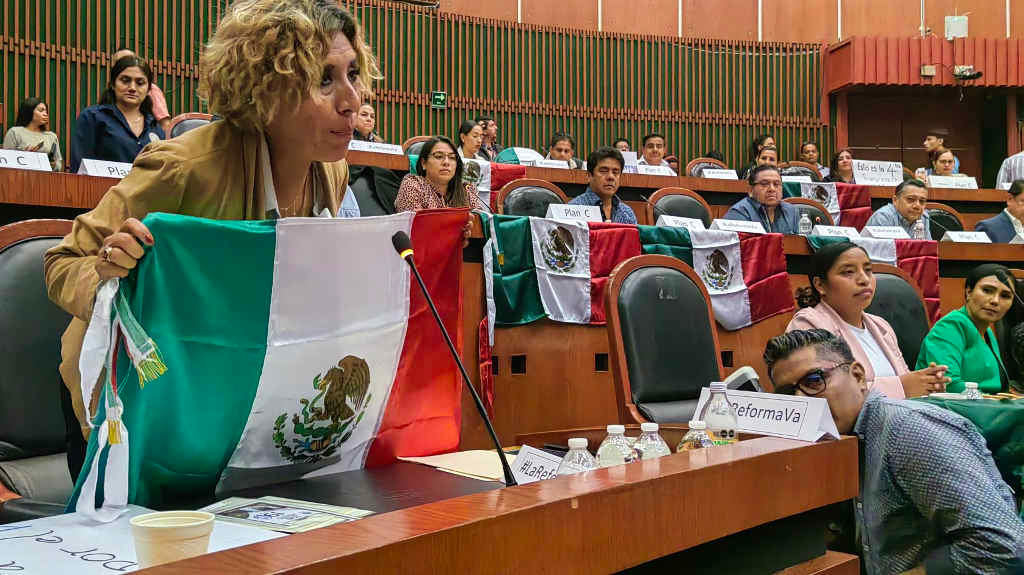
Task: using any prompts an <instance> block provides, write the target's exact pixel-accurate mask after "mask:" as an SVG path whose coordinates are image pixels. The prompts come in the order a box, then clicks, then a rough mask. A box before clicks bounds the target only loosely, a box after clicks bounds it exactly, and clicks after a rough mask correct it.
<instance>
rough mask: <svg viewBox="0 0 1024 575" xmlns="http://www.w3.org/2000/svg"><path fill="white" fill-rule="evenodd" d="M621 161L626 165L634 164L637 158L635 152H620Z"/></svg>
mask: <svg viewBox="0 0 1024 575" xmlns="http://www.w3.org/2000/svg"><path fill="white" fill-rule="evenodd" d="M622 161H623V163H624V164H626V165H627V166H635V165H636V163H637V162H638V161H639V159H638V158H637V156H636V152H622Z"/></svg>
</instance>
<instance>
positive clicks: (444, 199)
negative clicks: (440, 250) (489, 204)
mask: <svg viewBox="0 0 1024 575" xmlns="http://www.w3.org/2000/svg"><path fill="white" fill-rule="evenodd" d="M462 166H463V164H462V158H461V157H460V156H459V154H458V153H457V152H456V151H455V144H453V143H452V141H451V140H449V139H448V138H446V137H444V136H434V137H433V138H430V139H429V140H427V141H426V143H424V144H423V147H422V148H420V157H419V159H418V160H416V173H415V174H407V175H406V176H405V178H403V179H402V184H401V185H400V186H399V188H398V197H397V198H395V209H396V210H397V211H399V212H415V211H418V210H431V209H436V208H469V209H470V210H482V209H483V205H482V204H481V203H480V196H479V195H478V194H477V193H476V192H475V190H473V189H472V188H471V187H470V186H467V185H466V183H465V182H463V181H462V169H463V168H462Z"/></svg>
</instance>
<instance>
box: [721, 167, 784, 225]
mask: <svg viewBox="0 0 1024 575" xmlns="http://www.w3.org/2000/svg"><path fill="white" fill-rule="evenodd" d="M747 182H748V183H749V184H750V193H749V195H748V196H747V197H746V198H743V199H742V200H740V201H738V202H736V203H735V204H733V205H732V207H731V208H729V211H727V212H725V219H727V220H745V221H748V222H761V225H763V226H764V230H765V231H766V232H768V233H775V234H790V235H795V234H797V233H799V227H800V211H799V210H797V209H796V206H794V205H793V204H787V203H786V202H784V201H782V175H781V174H780V173H779V168H777V167H775V166H772V165H769V164H764V165H761V166H757V167H756V168H754V169H753V170H751V171H750V175H748V176H747Z"/></svg>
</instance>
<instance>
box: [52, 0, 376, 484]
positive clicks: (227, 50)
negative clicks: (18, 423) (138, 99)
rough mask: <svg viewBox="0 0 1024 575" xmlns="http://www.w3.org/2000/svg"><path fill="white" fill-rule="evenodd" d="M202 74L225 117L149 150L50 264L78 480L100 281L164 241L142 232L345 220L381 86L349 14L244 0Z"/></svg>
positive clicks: (311, 2) (213, 105)
mask: <svg viewBox="0 0 1024 575" xmlns="http://www.w3.org/2000/svg"><path fill="white" fill-rule="evenodd" d="M199 68H200V73H199V76H200V78H199V92H200V96H201V97H202V98H203V99H205V100H206V101H207V102H208V104H209V108H210V111H211V112H212V113H214V114H217V115H219V116H221V117H222V118H223V120H219V121H216V122H212V123H211V124H209V125H207V126H204V127H201V128H198V129H195V130H192V131H190V132H188V133H186V134H183V135H181V136H179V137H177V138H173V139H171V140H166V141H162V142H156V143H153V144H150V145H148V146H146V148H145V149H144V150H142V152H141V153H140V154H139V155H138V157H137V158H136V159H135V163H134V165H133V166H132V170H131V172H129V174H128V175H127V176H126V177H125V178H124V179H123V180H121V182H120V183H118V184H117V185H116V186H114V187H112V188H111V189H110V190H109V191H107V193H106V194H104V196H103V198H102V199H101V200H100V202H99V204H98V205H97V206H96V207H95V208H94V209H93V210H92V211H90V212H88V213H85V214H82V215H80V216H78V217H77V218H75V223H74V227H73V228H72V230H71V233H70V234H68V235H67V236H66V237H65V238H64V239H63V241H61V242H60V244H58V245H57V246H55V247H54V248H53V249H51V250H50V251H48V252H47V253H46V258H45V273H46V285H47V290H48V291H49V294H50V298H51V299H52V300H53V301H54V302H55V303H57V304H58V305H59V306H61V307H62V308H64V309H65V310H67V311H68V312H69V313H71V314H72V315H73V316H74V319H73V320H72V322H71V325H70V326H69V327H68V329H67V331H66V332H65V334H64V337H63V340H62V342H63V349H62V358H63V361H62V363H61V366H60V373H61V377H62V379H63V381H64V383H65V385H66V387H67V389H65V390H62V393H63V395H64V397H63V403H64V410H65V420H66V423H67V427H68V465H69V467H70V468H71V472H72V476H73V477H75V476H77V474H78V470H79V469H80V468H81V464H82V460H83V459H84V455H85V437H86V436H87V434H88V429H89V426H88V422H86V421H85V415H84V413H85V412H84V410H83V406H82V398H81V393H80V392H77V391H72V392H70V393H69V392H68V390H78V389H80V386H79V373H78V356H79V353H80V351H81V347H82V340H83V337H84V334H85V330H86V327H87V322H88V321H89V318H90V317H91V314H92V305H93V299H94V294H95V292H96V288H97V286H98V285H99V283H100V282H101V281H103V280H106V279H109V278H114V277H125V276H127V275H128V273H129V271H130V270H131V269H132V268H134V267H135V266H136V263H137V260H138V259H139V258H141V257H142V255H143V247H142V245H143V244H144V245H152V244H153V242H154V241H160V239H159V238H154V237H153V235H152V234H151V233H150V231H149V230H148V229H147V228H146V226H144V225H143V224H142V222H141V221H140V220H141V219H142V218H143V217H144V216H145V215H146V214H148V213H150V212H169V213H178V214H186V215H191V216H199V217H204V218H211V219H221V220H260V219H266V218H277V217H292V216H337V215H339V211H344V208H343V200H345V199H346V198H344V196H345V191H346V187H347V184H348V165H347V164H346V162H345V155H346V152H347V150H348V144H349V141H350V140H351V139H352V132H353V118H354V116H355V114H356V112H357V111H358V109H359V105H360V102H361V101H362V99H363V98H364V97H365V96H367V95H369V93H370V83H371V81H372V80H373V79H375V78H377V77H379V73H378V71H377V66H376V61H375V59H374V57H373V54H372V53H371V51H370V49H369V47H368V46H367V45H366V43H365V42H364V40H363V36H362V32H361V30H360V27H359V24H358V23H357V22H356V20H355V19H354V18H353V17H352V15H351V14H349V13H348V12H347V11H345V10H344V9H342V8H339V7H338V6H337V5H336V4H335V3H334V2H332V1H330V0H236V1H235V2H234V3H233V4H232V6H231V8H230V11H229V12H228V13H227V15H226V16H225V17H224V18H223V19H222V20H221V22H220V24H219V25H218V26H217V31H216V32H215V33H214V36H213V38H212V39H211V40H210V42H209V44H208V45H207V46H206V48H205V50H204V51H203V54H202V56H201V58H200V63H199ZM347 199H349V200H351V198H347ZM345 203H348V202H345ZM97 389H99V386H97ZM69 406H70V409H69ZM71 411H73V413H69V412H71Z"/></svg>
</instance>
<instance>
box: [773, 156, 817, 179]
mask: <svg viewBox="0 0 1024 575" xmlns="http://www.w3.org/2000/svg"><path fill="white" fill-rule="evenodd" d="M779 173H780V174H781V175H783V176H810V178H811V181H812V182H820V181H821V180H822V177H821V172H819V171H818V167H817V166H812V165H811V164H808V163H807V162H799V161H796V160H794V161H791V162H782V163H781V164H779Z"/></svg>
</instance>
